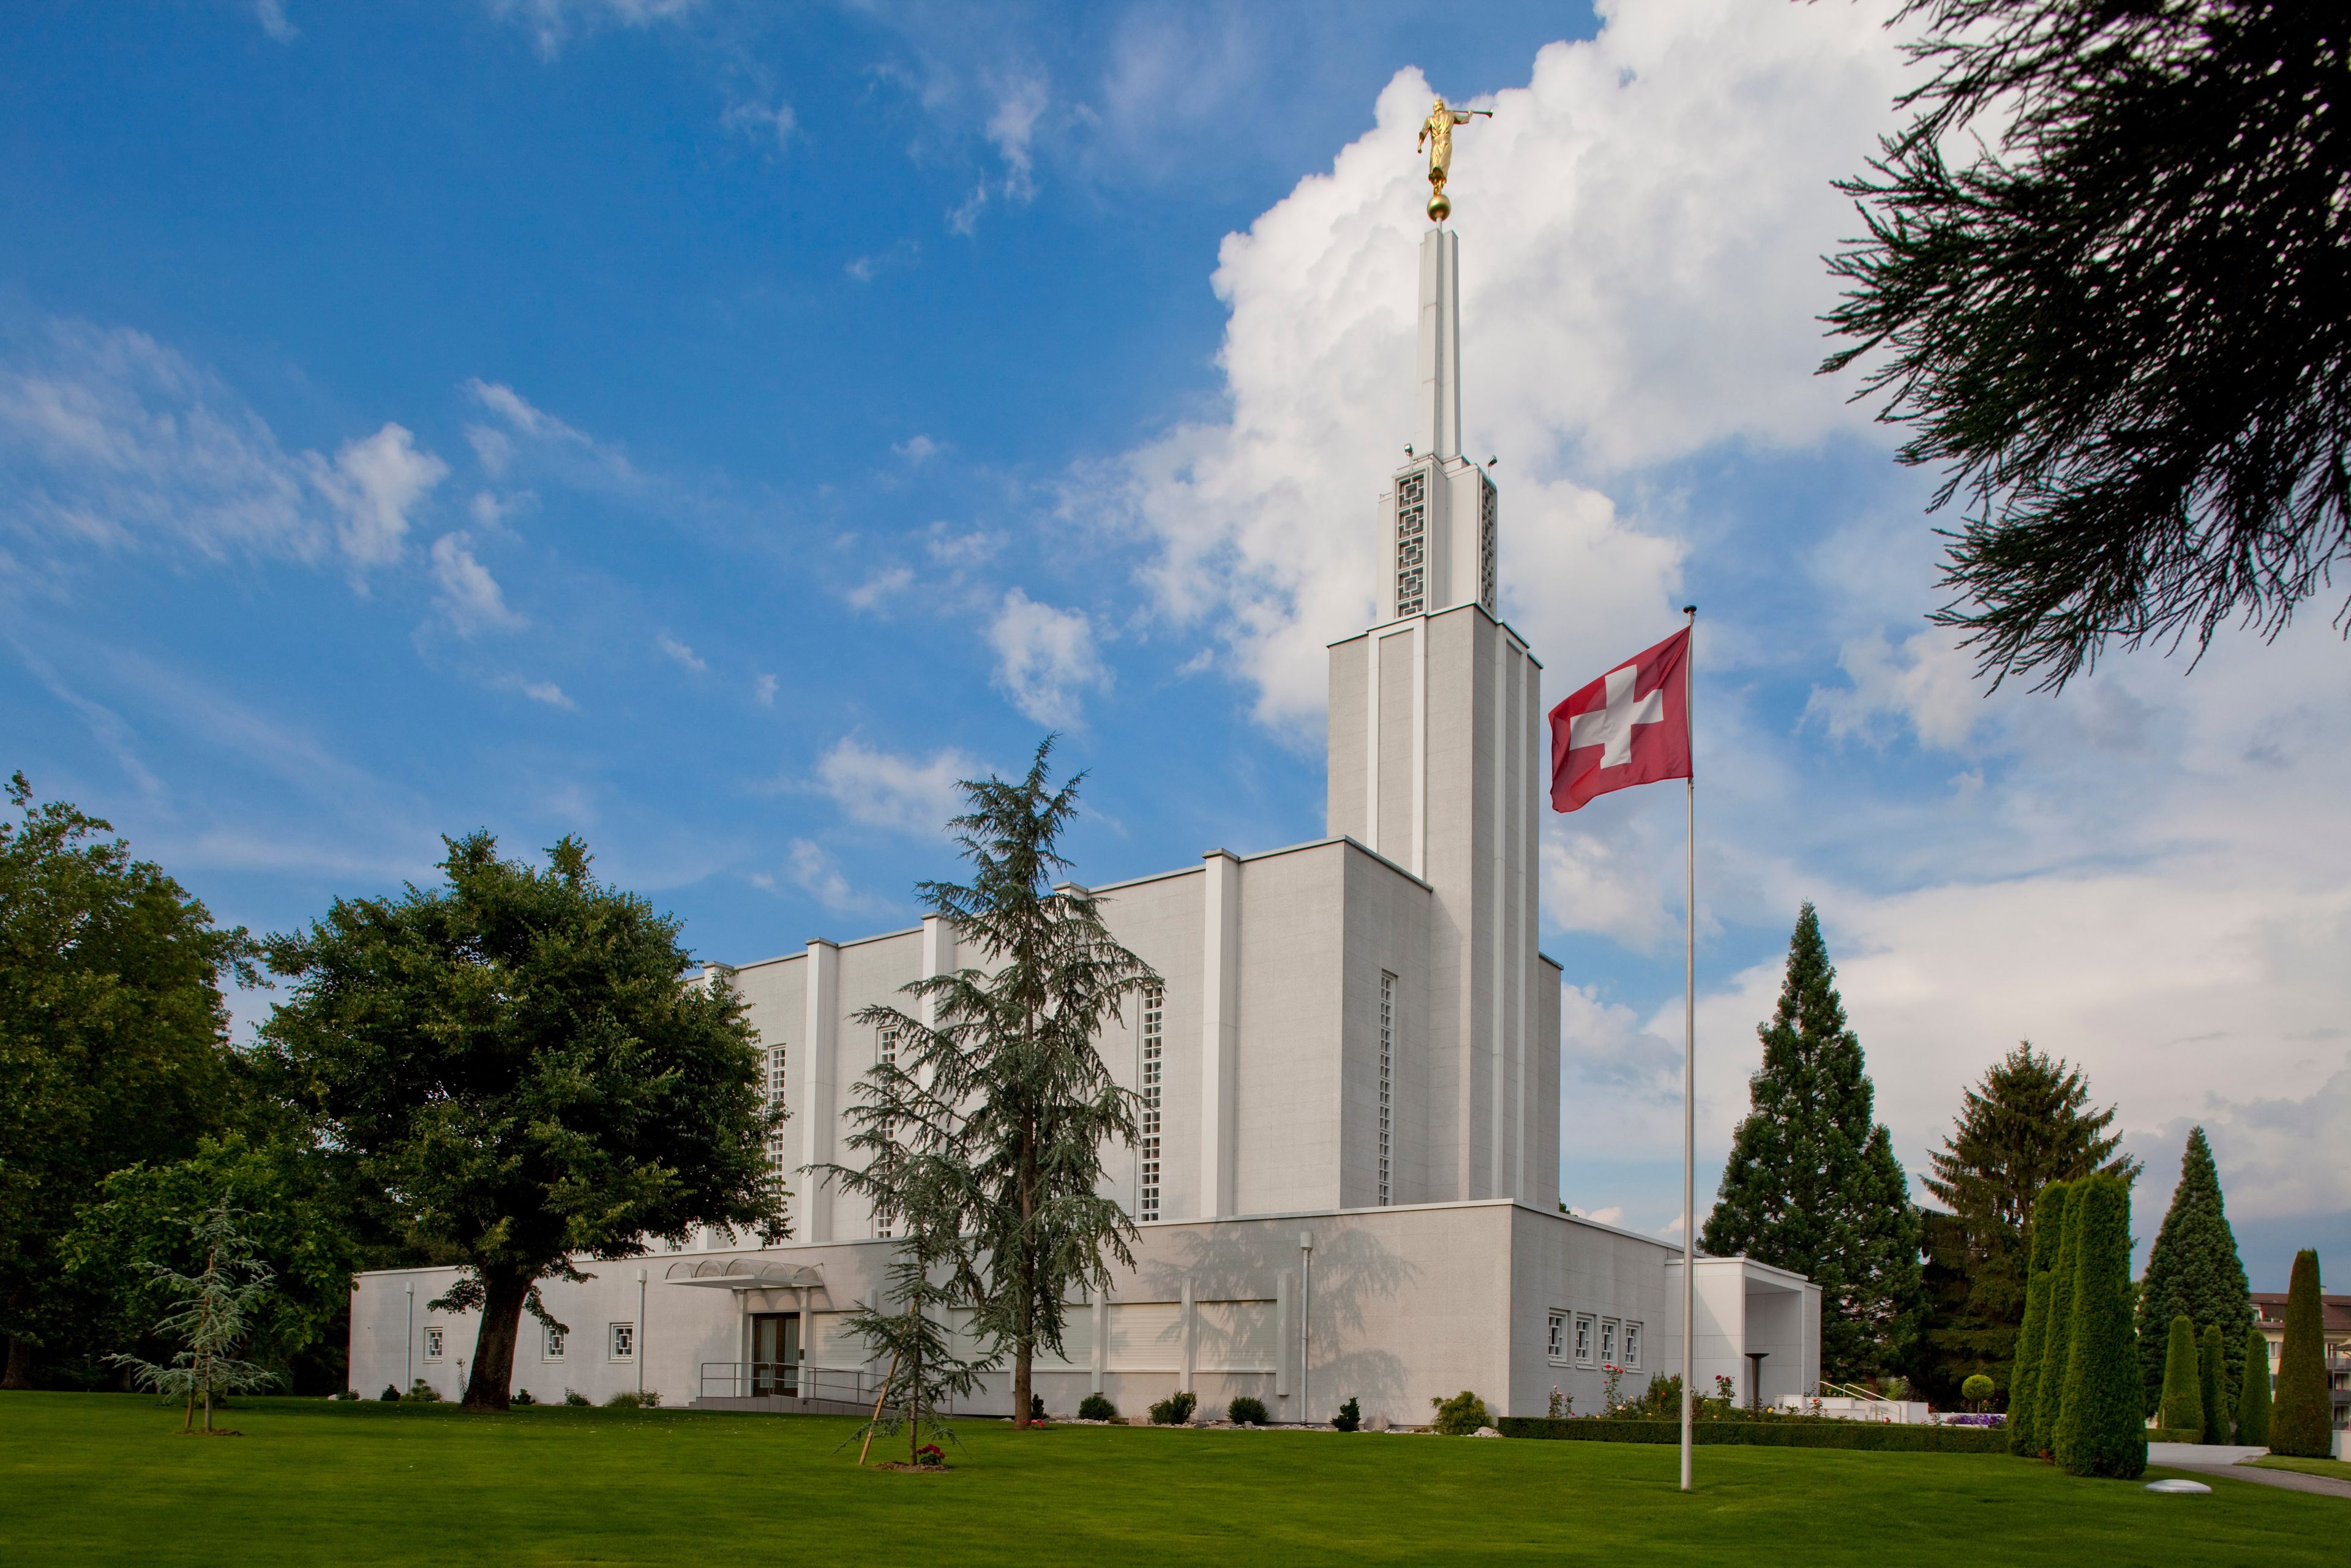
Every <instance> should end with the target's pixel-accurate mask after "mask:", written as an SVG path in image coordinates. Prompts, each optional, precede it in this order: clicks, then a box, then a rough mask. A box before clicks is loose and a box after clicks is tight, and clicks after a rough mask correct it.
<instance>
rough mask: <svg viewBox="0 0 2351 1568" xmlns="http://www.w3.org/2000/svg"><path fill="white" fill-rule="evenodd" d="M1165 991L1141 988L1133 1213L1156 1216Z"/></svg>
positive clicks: (1138, 1216) (1165, 1046)
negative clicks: (1138, 1153) (1139, 1122)
mask: <svg viewBox="0 0 2351 1568" xmlns="http://www.w3.org/2000/svg"><path fill="white" fill-rule="evenodd" d="M1166 1011H1167V992H1166V989H1165V988H1164V987H1160V986H1145V987H1144V988H1143V1178H1142V1181H1141V1182H1140V1184H1139V1188H1140V1190H1138V1191H1137V1192H1136V1194H1135V1204H1134V1207H1135V1216H1136V1218H1140V1219H1156V1218H1159V1091H1160V1082H1159V1081H1160V1077H1161V1075H1162V1074H1163V1072H1164V1071H1165V1068H1166V1062H1165V1052H1166V1049H1167V1035H1166Z"/></svg>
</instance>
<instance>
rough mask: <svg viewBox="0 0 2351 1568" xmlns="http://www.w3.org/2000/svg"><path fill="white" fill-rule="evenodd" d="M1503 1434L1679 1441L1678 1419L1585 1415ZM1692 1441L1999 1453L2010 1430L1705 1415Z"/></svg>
mask: <svg viewBox="0 0 2351 1568" xmlns="http://www.w3.org/2000/svg"><path fill="white" fill-rule="evenodd" d="M1495 1425H1497V1426H1498V1427H1500V1428H1501V1432H1502V1436H1503V1437H1545V1438H1552V1439H1555V1440H1558V1441H1562V1442H1571V1443H1678V1442H1680V1441H1681V1440H1682V1425H1681V1423H1680V1422H1679V1421H1612V1420H1608V1419H1606V1418H1605V1417H1601V1416H1584V1417H1582V1418H1573V1417H1572V1418H1570V1419H1567V1420H1563V1421H1552V1420H1549V1419H1547V1418H1545V1417H1543V1416H1503V1417H1502V1418H1501V1420H1500V1421H1499V1422H1497V1423H1495ZM1690 1440H1691V1441H1692V1442H1694V1443H1708V1444H1735V1445H1743V1446H1746V1447H1749V1448H1869V1449H1876V1450H1880V1451H1885V1452H1898V1453H1923V1454H1999V1453H2005V1452H2006V1451H2007V1448H2008V1435H2007V1434H2006V1433H2005V1432H2002V1431H2001V1430H2000V1429H1999V1428H1998V1427H1894V1426H1887V1425H1883V1424H1881V1423H1878V1422H1876V1421H1833V1420H1827V1419H1822V1420H1785V1421H1703V1422H1699V1423H1698V1424H1697V1425H1695V1426H1693V1427H1691V1428H1690Z"/></svg>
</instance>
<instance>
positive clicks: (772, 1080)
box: [768, 1045, 785, 1173]
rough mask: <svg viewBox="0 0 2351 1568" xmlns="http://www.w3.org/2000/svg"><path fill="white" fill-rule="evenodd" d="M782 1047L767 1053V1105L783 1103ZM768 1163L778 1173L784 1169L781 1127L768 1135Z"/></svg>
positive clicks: (772, 1048)
mask: <svg viewBox="0 0 2351 1568" xmlns="http://www.w3.org/2000/svg"><path fill="white" fill-rule="evenodd" d="M784 1067H785V1060H784V1047H782V1046H780V1045H778V1046H774V1047H771V1048H770V1049H769V1050H768V1104H769V1105H771V1106H772V1105H780V1104H782V1103H784ZM768 1164H769V1165H770V1166H774V1167H775V1168H776V1170H777V1171H778V1173H780V1172H781V1171H782V1170H783V1168H784V1131H783V1129H782V1128H781V1127H778V1128H777V1129H776V1130H775V1131H774V1132H772V1133H770V1134H768Z"/></svg>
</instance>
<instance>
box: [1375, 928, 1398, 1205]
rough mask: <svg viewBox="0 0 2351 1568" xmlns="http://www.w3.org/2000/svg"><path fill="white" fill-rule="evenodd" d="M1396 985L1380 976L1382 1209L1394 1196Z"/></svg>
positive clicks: (1393, 978)
mask: <svg viewBox="0 0 2351 1568" xmlns="http://www.w3.org/2000/svg"><path fill="white" fill-rule="evenodd" d="M1395 985H1396V979H1395V976H1394V975H1391V974H1388V973H1386V972H1385V971H1382V973H1381V975H1380V1198H1379V1201H1380V1207H1383V1208H1385V1207H1387V1206H1388V1204H1389V1202H1390V1201H1391V1200H1392V1199H1393V1198H1394V1197H1395Z"/></svg>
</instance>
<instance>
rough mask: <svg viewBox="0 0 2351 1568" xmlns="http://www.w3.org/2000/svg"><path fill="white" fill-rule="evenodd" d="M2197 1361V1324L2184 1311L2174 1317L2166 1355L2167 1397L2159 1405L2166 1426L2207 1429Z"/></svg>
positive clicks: (2187, 1430)
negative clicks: (2205, 1427)
mask: <svg viewBox="0 0 2351 1568" xmlns="http://www.w3.org/2000/svg"><path fill="white" fill-rule="evenodd" d="M2196 1361H2197V1356H2196V1325H2195V1324H2194V1323H2193V1322H2190V1321H2189V1318H2188V1315H2187V1314H2186V1313H2185V1312H2182V1313H2181V1314H2180V1315H2179V1316H2178V1317H2176V1318H2174V1319H2172V1320H2171V1344H2170V1347H2169V1349H2168V1350H2167V1351H2166V1352H2165V1353H2164V1357H2163V1398H2162V1400H2161V1401H2160V1402H2159V1403H2158V1406H2157V1408H2158V1412H2159V1413H2160V1414H2161V1416H2162V1417H2163V1424H2164V1426H2165V1427H2169V1428H2170V1429H2172V1430H2174V1431H2186V1432H2200V1431H2202V1430H2203V1429H2204V1391H2203V1378H2202V1376H2201V1375H2200V1374H2199V1372H2198V1370H2197V1365H2196ZM2189 1441H2190V1442H2194V1441H2195V1439H2194V1438H2192V1437H2191V1438H2189Z"/></svg>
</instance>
